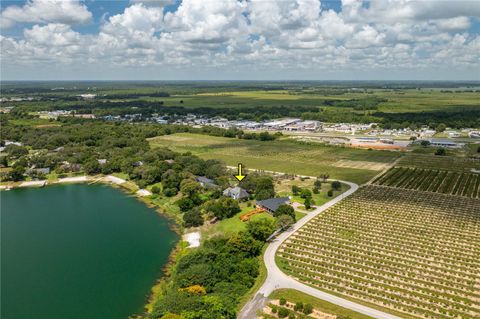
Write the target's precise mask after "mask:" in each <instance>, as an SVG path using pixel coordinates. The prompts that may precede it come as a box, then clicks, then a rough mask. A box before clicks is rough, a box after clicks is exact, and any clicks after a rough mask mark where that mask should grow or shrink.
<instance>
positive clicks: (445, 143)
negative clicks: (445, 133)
mask: <svg viewBox="0 0 480 319" xmlns="http://www.w3.org/2000/svg"><path fill="white" fill-rule="evenodd" d="M428 141H429V142H430V146H433V147H447V148H462V147H464V146H465V143H457V142H453V141H449V140H442V139H434V138H432V139H430V140H428Z"/></svg>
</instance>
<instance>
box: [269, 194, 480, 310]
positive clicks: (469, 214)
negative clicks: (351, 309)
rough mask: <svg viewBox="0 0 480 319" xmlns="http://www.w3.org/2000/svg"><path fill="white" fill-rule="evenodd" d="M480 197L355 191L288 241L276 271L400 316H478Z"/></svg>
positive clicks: (280, 254) (479, 293) (280, 251)
mask: <svg viewBox="0 0 480 319" xmlns="http://www.w3.org/2000/svg"><path fill="white" fill-rule="evenodd" d="M479 232H480V200H478V199H472V198H465V197H460V196H449V195H443V194H436V193H427V192H418V191H414V190H404V189H398V188H397V189H396V188H390V187H382V186H371V185H369V186H365V187H362V188H361V189H360V190H359V191H357V192H356V193H355V194H353V195H352V196H350V197H348V198H347V199H345V200H344V201H342V202H340V203H338V204H337V205H335V206H333V207H332V208H330V209H328V210H327V211H325V212H324V213H323V214H320V215H319V216H317V217H316V218H314V219H313V220H311V221H310V222H309V223H307V224H306V225H305V226H304V227H302V228H301V229H300V230H298V231H297V232H295V233H294V234H293V235H292V236H290V237H289V238H288V239H287V240H286V241H285V243H284V244H283V245H282V246H281V248H280V249H279V251H278V255H277V259H278V264H279V266H280V267H281V268H282V269H283V270H284V271H285V272H286V273H288V274H289V275H291V276H293V277H295V278H297V279H298V280H300V281H302V282H304V283H306V284H308V285H311V286H314V287H316V288H318V289H320V290H324V291H328V292H331V293H334V294H337V295H340V296H343V297H346V298H349V299H353V300H356V301H358V302H362V303H365V304H367V305H370V306H372V307H377V308H381V309H383V310H386V311H390V312H393V313H396V314H398V315H399V316H400V317H404V318H432V319H447V318H452V319H453V318H457V319H459V318H464V319H473V318H480V273H479V272H478V269H480V236H478V234H479Z"/></svg>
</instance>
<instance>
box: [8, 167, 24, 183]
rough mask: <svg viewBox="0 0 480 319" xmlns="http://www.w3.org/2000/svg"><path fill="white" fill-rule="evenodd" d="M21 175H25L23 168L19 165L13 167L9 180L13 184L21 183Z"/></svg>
mask: <svg viewBox="0 0 480 319" xmlns="http://www.w3.org/2000/svg"><path fill="white" fill-rule="evenodd" d="M23 174H25V167H23V166H21V165H15V166H14V167H13V169H12V170H11V171H10V173H9V175H10V176H9V179H11V180H12V181H14V182H17V181H21V180H22V179H23Z"/></svg>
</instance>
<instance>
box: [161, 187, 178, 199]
mask: <svg viewBox="0 0 480 319" xmlns="http://www.w3.org/2000/svg"><path fill="white" fill-rule="evenodd" d="M177 192H178V191H177V189H176V188H164V189H163V195H165V196H167V197H172V196H175V195H177Z"/></svg>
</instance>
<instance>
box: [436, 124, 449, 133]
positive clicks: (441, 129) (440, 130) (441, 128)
mask: <svg viewBox="0 0 480 319" xmlns="http://www.w3.org/2000/svg"><path fill="white" fill-rule="evenodd" d="M446 128H447V126H446V125H445V124H444V123H440V124H438V125H437V127H436V128H435V131H437V132H438V133H441V132H443V131H445V129H446Z"/></svg>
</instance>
